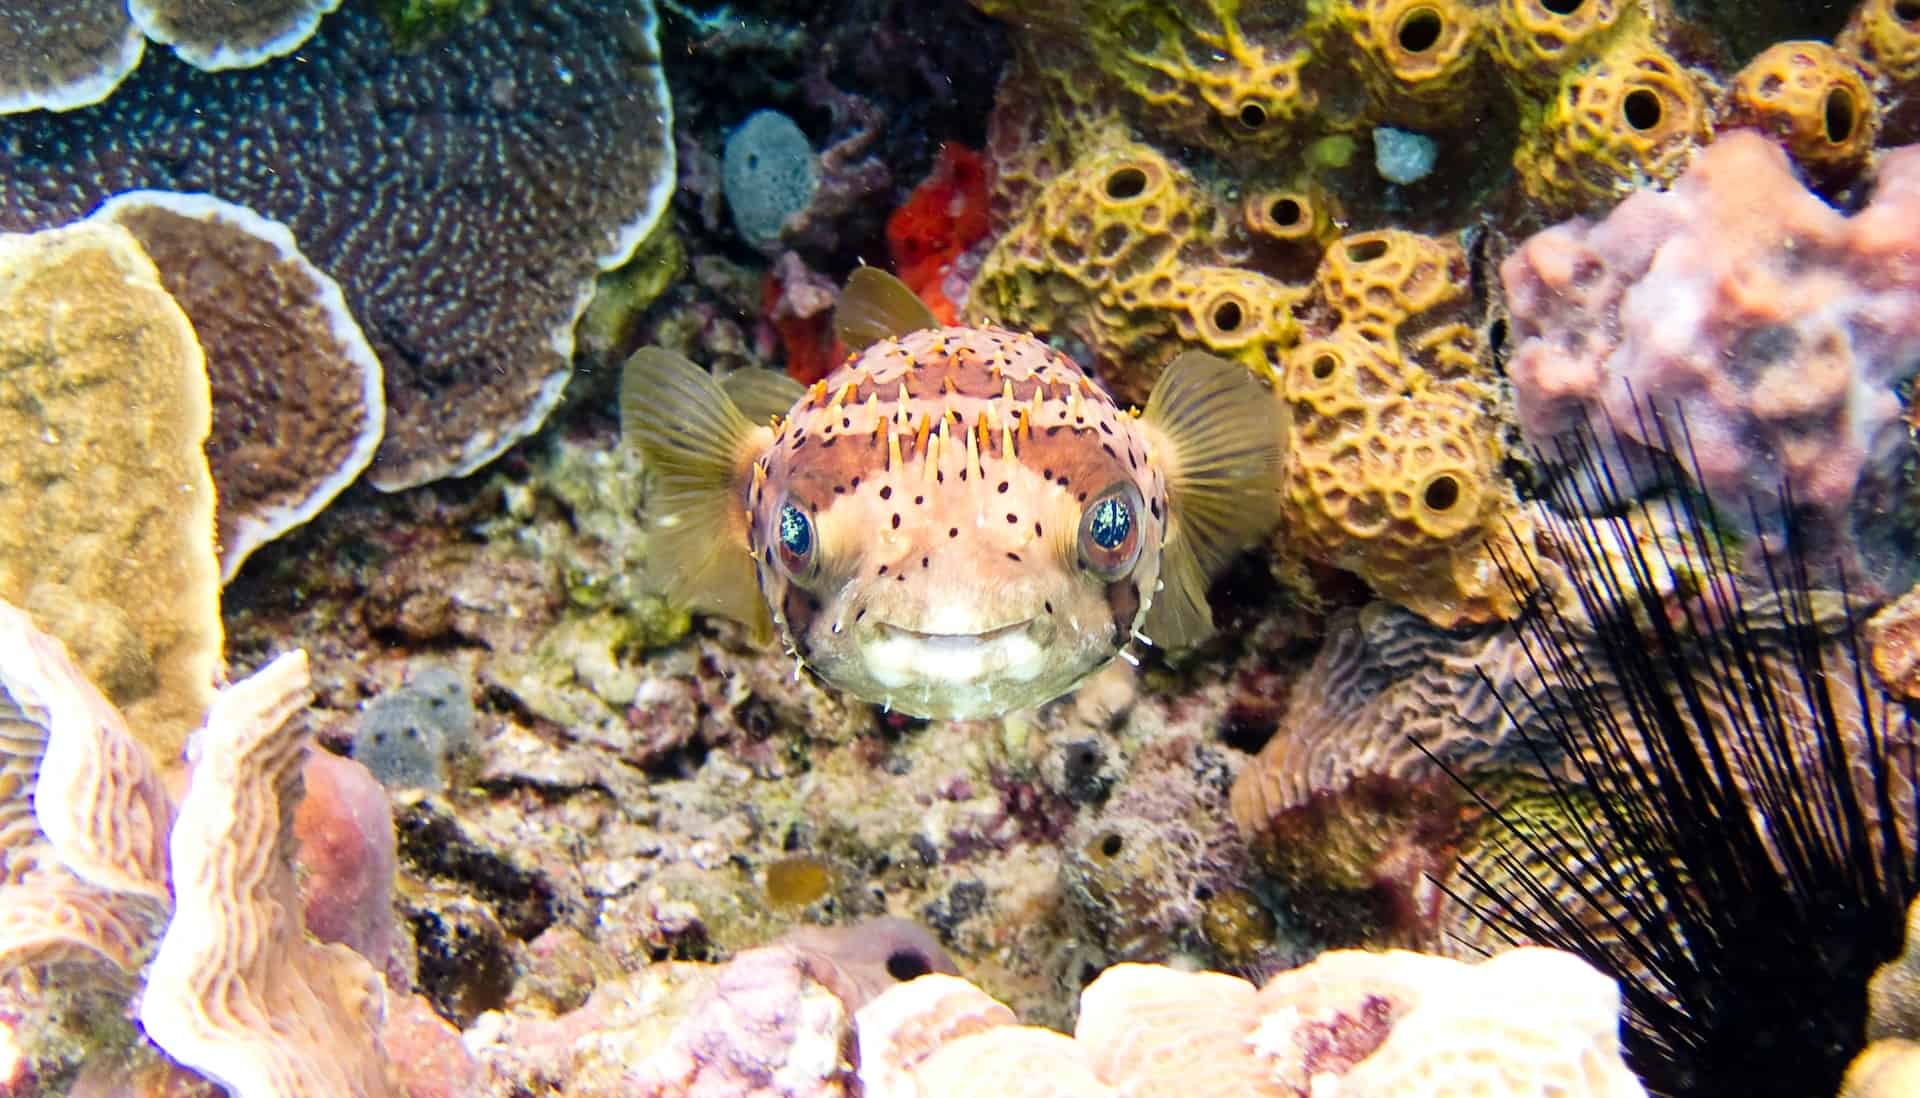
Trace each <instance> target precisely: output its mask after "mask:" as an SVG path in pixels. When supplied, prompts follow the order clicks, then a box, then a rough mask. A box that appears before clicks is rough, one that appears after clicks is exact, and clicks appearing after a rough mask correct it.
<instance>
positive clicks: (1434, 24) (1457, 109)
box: [1324, 0, 1485, 125]
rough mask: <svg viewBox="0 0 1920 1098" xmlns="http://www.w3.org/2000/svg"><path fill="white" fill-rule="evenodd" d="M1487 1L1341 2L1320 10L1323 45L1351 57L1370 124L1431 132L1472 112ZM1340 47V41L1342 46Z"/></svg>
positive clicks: (1476, 103)
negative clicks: (1403, 124) (1345, 51)
mask: <svg viewBox="0 0 1920 1098" xmlns="http://www.w3.org/2000/svg"><path fill="white" fill-rule="evenodd" d="M1484 6H1485V0H1340V2H1336V3H1330V4H1327V5H1326V7H1325V9H1324V11H1325V15H1324V18H1325V20H1326V28H1327V31H1328V32H1330V33H1327V34H1326V35H1325V38H1324V41H1326V43H1327V44H1328V45H1331V44H1333V43H1334V42H1336V41H1340V44H1341V45H1342V46H1344V47H1346V48H1348V49H1350V50H1351V51H1352V53H1353V56H1354V58H1355V59H1356V63H1355V65H1354V68H1355V70H1356V72H1357V75H1358V76H1359V77H1360V80H1361V82H1362V83H1363V84H1365V86H1366V88H1367V91H1368V94H1369V95H1370V96H1371V98H1372V101H1373V109H1372V111H1370V112H1369V115H1370V117H1371V118H1372V120H1374V121H1387V122H1406V123H1410V124H1416V125H1433V124H1438V123H1442V122H1445V121H1448V120H1450V119H1457V118H1459V117H1461V116H1462V115H1464V114H1469V113H1472V112H1474V111H1477V110H1478V109H1479V108H1480V106H1481V105H1482V104H1481V99H1482V98H1483V97H1480V96H1475V95H1470V94H1467V92H1468V90H1469V88H1470V87H1471V85H1472V84H1473V81H1474V77H1475V74H1476V71H1477V64H1476V62H1477V61H1478V60H1479V57H1480V46H1481V38H1482V31H1483V26H1482V19H1481V12H1480V9H1481V8H1482V7H1484ZM1341 40H1344V41H1341Z"/></svg>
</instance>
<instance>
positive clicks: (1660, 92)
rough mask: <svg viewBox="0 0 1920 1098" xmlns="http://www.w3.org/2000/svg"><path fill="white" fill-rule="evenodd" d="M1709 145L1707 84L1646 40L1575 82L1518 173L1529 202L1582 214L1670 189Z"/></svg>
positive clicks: (1578, 73) (1531, 127)
mask: <svg viewBox="0 0 1920 1098" xmlns="http://www.w3.org/2000/svg"><path fill="white" fill-rule="evenodd" d="M1710 136H1711V117H1710V112H1709V110H1708V102H1707V94H1706V92H1705V90H1704V89H1703V88H1702V87H1701V86H1700V83H1699V81H1698V80H1696V79H1695V77H1694V76H1693V75H1692V74H1691V73H1690V72H1688V70H1687V69H1686V68H1684V67H1683V66H1682V65H1681V64H1680V62H1679V61H1677V60H1675V59H1674V57H1673V55H1671V54H1669V53H1668V52H1667V51H1666V50H1665V49H1663V48H1662V47H1661V46H1659V45H1658V44H1656V43H1655V42H1654V41H1653V39H1652V38H1651V37H1647V36H1643V35H1637V36H1634V37H1630V38H1624V39H1621V40H1620V41H1619V42H1617V43H1616V44H1615V45H1614V46H1612V47H1611V48H1609V49H1608V50H1607V51H1606V52H1605V53H1603V54H1601V55H1600V56H1599V57H1597V58H1596V59H1594V61H1593V63H1592V64H1590V65H1588V66H1585V67H1583V68H1578V69H1574V70H1572V71H1570V72H1568V74H1567V75H1566V77H1565V79H1564V80H1563V81H1562V82H1561V84H1560V89H1559V92H1558V93H1557V94H1556V95H1555V96H1554V97H1553V98H1552V99H1551V100H1550V101H1549V102H1548V104H1547V106H1546V108H1545V109H1544V110H1543V111H1540V112H1538V113H1537V114H1536V115H1535V116H1534V117H1533V118H1532V119H1531V120H1530V123H1529V124H1528V125H1527V126H1526V128H1525V129H1524V131H1523V133H1522V135H1521V142H1520V147H1519V148H1518V149H1517V150H1515V152H1514V168H1515V170H1516V172H1517V173H1518V175H1519V177H1520V185H1521V187H1522V189H1524V190H1525V191H1526V193H1527V194H1528V195H1529V196H1530V197H1532V198H1533V199H1535V200H1536V201H1538V202H1540V203H1542V204H1543V205H1544V206H1546V207H1547V208H1548V209H1549V210H1552V211H1561V212H1566V211H1573V210H1579V209H1584V208H1587V207H1591V206H1594V205H1597V204H1602V203H1607V202H1612V201H1614V200H1615V199H1618V198H1620V197H1622V196H1624V195H1626V194H1628V193H1630V192H1631V191H1633V190H1635V189H1637V188H1639V187H1641V186H1644V185H1646V184H1647V183H1666V182H1669V181H1671V180H1672V179H1674V178H1676V177H1677V176H1679V174H1680V172H1681V171H1682V170H1684V169H1685V168H1686V166H1687V164H1688V163H1689V162H1690V161H1691V160H1692V158H1693V155H1694V153H1695V152H1697V151H1698V150H1699V149H1700V147H1701V146H1702V145H1704V144H1706V142H1707V140H1708V138H1709V137H1710Z"/></svg>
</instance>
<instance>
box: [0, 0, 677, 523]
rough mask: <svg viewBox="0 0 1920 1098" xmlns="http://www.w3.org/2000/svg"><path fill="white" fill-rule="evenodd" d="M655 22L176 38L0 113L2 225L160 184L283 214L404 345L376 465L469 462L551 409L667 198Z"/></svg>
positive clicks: (508, 18) (351, 23) (489, 21)
mask: <svg viewBox="0 0 1920 1098" xmlns="http://www.w3.org/2000/svg"><path fill="white" fill-rule="evenodd" d="M654 31H655V15H654V12H653V8H652V5H651V4H650V3H649V2H647V0H621V2H615V3H605V2H599V0H561V2H558V3H542V4H534V3H532V2H531V0H523V2H518V3H502V4H497V5H494V7H493V9H492V10H491V11H490V12H489V13H488V15H487V16H486V17H484V18H481V19H479V20H477V21H475V22H472V23H470V24H465V25H461V26H459V27H456V28H454V29H452V30H450V31H449V32H448V34H447V35H446V36H445V37H443V38H442V39H440V40H438V41H436V42H435V43H434V47H433V48H432V49H423V50H418V51H415V52H409V53H401V52H396V50H395V49H394V48H393V45H392V43H391V41H390V36H389V34H388V32H387V30H386V28H385V27H384V26H383V25H382V23H381V21H380V19H379V18H378V17H377V16H376V15H375V14H374V13H373V12H372V11H370V10H367V9H366V8H365V7H361V6H354V7H350V8H349V9H348V10H345V11H341V12H338V13H336V14H335V15H333V16H331V17H329V18H328V19H326V20H325V21H324V22H322V23H321V25H320V29H319V31H318V33H317V34H315V36H314V37H313V38H312V39H311V40H309V41H308V43H307V44H306V45H305V46H304V47H303V48H302V50H301V52H300V56H299V59H298V60H297V61H295V60H281V61H277V62H273V63H269V64H267V65H263V66H261V67H258V68H254V69H249V70H245V71H242V72H232V73H221V74H212V75H209V74H206V73H201V72H199V71H197V70H195V69H192V68H190V67H188V66H186V65H184V64H182V63H181V62H180V61H178V60H177V59H175V58H174V57H172V56H170V55H164V54H163V55H159V56H155V57H152V58H149V59H148V61H147V63H146V64H144V65H142V66H141V67H140V69H139V70H138V71H137V72H136V73H135V74H134V76H132V77H131V78H130V79H129V80H128V81H127V82H126V83H125V84H124V85H122V87H121V88H120V90H119V91H118V93H116V94H115V95H114V96H113V97H112V98H111V99H108V100H107V101H106V102H104V103H102V104H100V105H98V106H95V107H91V108H88V109H85V110H78V111H69V112H66V113H63V114H47V113H44V112H39V113H34V114H26V115H10V116H6V117H0V146H4V147H6V148H8V149H9V150H11V153H10V155H11V156H12V162H11V165H10V168H9V170H8V171H6V172H5V173H4V174H0V229H10V230H21V229H33V228H39V227H44V226H50V225H56V224H62V223H65V222H69V221H73V220H76V219H78V218H80V217H82V216H85V215H86V214H87V213H89V212H90V211H91V210H92V209H93V208H94V207H95V206H96V205H98V204H99V203H100V202H102V201H103V200H105V199H106V198H108V197H109V196H111V195H113V194H117V193H119V192H122V191H127V190H133V189H138V188H143V187H158V188H162V189H167V190H178V191H201V192H206V193H209V194H212V195H214V196H215V197H217V198H221V199H225V200H227V201H229V202H234V203H237V204H239V205H242V206H246V207H248V208H249V209H252V210H254V211H256V212H258V213H260V214H262V215H263V216H266V217H269V218H272V219H275V220H278V221H281V222H284V223H285V224H286V225H287V226H288V227H289V228H290V229H291V230H292V231H293V236H294V239H295V240H296V241H297V242H298V243H299V245H300V249H301V251H302V252H303V253H305V255H306V256H307V257H308V258H309V259H311V260H312V261H313V262H314V263H315V264H316V265H317V266H318V267H320V269H322V270H324V271H326V272H327V273H328V274H329V275H331V276H332V277H333V278H334V279H336V280H337V281H338V282H339V283H340V285H341V287H342V289H343V290H344V291H345V294H346V299H347V304H348V305H349V307H351V309H352V310H353V313H354V315H355V316H356V317H357V318H358V319H359V321H360V324H361V327H362V328H363V330H364V331H365V332H366V333H367V337H368V340H369V342H370V343H371V344H372V345H373V348H374V351H375V352H376V353H377V354H378V355H379V358H380V362H381V365H382V366H383V367H384V368H385V374H386V397H387V409H388V421H387V431H386V435H385V438H384V440H383V441H382V443H381V446H380V450H379V453H378V456H377V457H376V459H375V463H374V467H373V469H372V473H371V476H372V478H373V480H374V483H375V484H376V485H378V486H379V487H382V488H386V489H390V490H391V489H398V488H403V487H406V486H408V485H412V484H418V483H421V482H424V481H429V480H433V479H435V478H438V477H443V476H449V475H455V474H459V473H464V472H467V471H470V470H472V469H474V468H477V467H478V466H480V465H481V464H483V463H485V462H486V461H487V460H489V459H490V458H492V457H493V456H494V455H496V454H498V453H500V452H501V451H502V450H504V449H505V448H506V447H507V446H508V445H510V444H511V443H512V442H513V441H514V440H515V439H518V438H520V437H522V436H523V435H525V434H527V433H528V432H529V431H531V430H533V429H534V428H535V427H537V426H538V425H539V423H540V422H541V420H542V419H543V418H544V417H545V416H546V414H547V413H548V411H549V410H551V409H552V407H553V406H554V404H555V403H556V402H557V401H558V399H559V395H560V390H561V388H562V387H563V386H564V384H565V383H566V379H567V376H568V372H569V369H570V365H569V362H568V359H569V357H570V355H571V352H572V347H573V335H572V330H573V325H574V321H575V320H576V319H577V318H578V316H579V315H580V312H581V310H582V309H583V308H584V307H585V305H586V301H587V298H588V296H589V294H590V293H591V290H592V288H593V282H594V276H595V275H596V273H597V272H598V271H599V270H600V269H602V268H607V267H614V266H618V265H619V264H620V263H622V262H623V261H624V260H625V259H626V258H627V257H628V256H629V255H630V254H631V253H632V252H633V250H634V249H635V248H636V247H637V246H638V244H639V242H640V241H641V239H642V238H643V237H644V236H645V235H646V233H647V231H648V230H649V229H650V228H651V227H652V225H653V224H654V222H655V221H656V219H657V218H658V217H659V215H660V213H661V211H662V210H663V209H664V208H665V204H666V199H667V197H668V195H669V194H670V192H671V190H672V186H673V179H674V167H673V147H672V142H671V141H670V140H669V138H668V131H669V128H670V125H671V121H670V117H669V107H668V99H667V91H666V87H665V84H664V82H663V79H662V76H661V72H660V64H659V54H658V49H657V45H656V43H655V40H654ZM321 135H324V137H322V136H321Z"/></svg>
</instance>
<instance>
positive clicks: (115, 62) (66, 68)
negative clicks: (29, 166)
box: [0, 0, 147, 114]
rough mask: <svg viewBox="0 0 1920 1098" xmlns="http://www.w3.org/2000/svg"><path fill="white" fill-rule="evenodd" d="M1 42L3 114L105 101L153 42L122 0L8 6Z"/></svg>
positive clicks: (0, 15) (0, 23) (2, 17)
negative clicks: (128, 14) (2, 44)
mask: <svg viewBox="0 0 1920 1098" xmlns="http://www.w3.org/2000/svg"><path fill="white" fill-rule="evenodd" d="M0 43H4V44H5V45H4V47H0V48H3V49H4V52H0V114H14V113H18V112H21V111H34V110H53V111H64V110H72V109H74V108H76V107H84V106H87V105H89V104H92V103H98V102H99V101H100V100H102V99H105V98H106V97H107V96H109V95H112V94H113V89H115V88H117V87H119V86H120V82H121V81H122V80H125V79H126V78H127V74H128V73H130V72H132V71H133V70H134V67H135V66H137V65H138V64H140V57H141V55H142V54H143V53H145V52H146V47H147V40H146V37H145V36H144V35H142V34H141V33H140V28H139V27H136V26H134V25H133V20H131V19H129V18H128V17H127V5H126V4H125V3H124V2H123V0H70V2H66V3H60V4H32V5H23V6H21V7H17V8H8V9H7V10H6V12H4V13H0Z"/></svg>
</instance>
